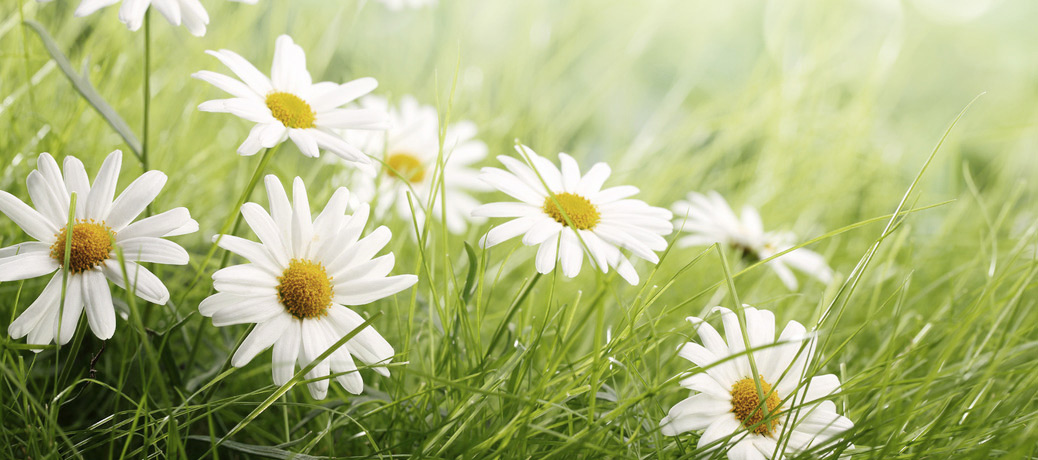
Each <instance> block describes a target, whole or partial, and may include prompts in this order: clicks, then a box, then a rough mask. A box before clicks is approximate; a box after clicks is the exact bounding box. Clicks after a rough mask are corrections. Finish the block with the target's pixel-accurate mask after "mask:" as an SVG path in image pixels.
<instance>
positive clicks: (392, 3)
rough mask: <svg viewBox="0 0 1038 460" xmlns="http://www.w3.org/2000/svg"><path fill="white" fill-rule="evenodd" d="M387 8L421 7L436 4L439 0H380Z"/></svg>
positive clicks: (396, 9) (395, 9)
mask: <svg viewBox="0 0 1038 460" xmlns="http://www.w3.org/2000/svg"><path fill="white" fill-rule="evenodd" d="M378 2H379V3H381V4H383V5H385V6H386V8H388V9H390V10H393V11H399V10H402V9H404V8H421V7H423V6H426V5H435V4H436V2H437V0H378Z"/></svg>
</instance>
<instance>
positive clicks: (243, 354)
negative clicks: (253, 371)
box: [231, 315, 292, 367]
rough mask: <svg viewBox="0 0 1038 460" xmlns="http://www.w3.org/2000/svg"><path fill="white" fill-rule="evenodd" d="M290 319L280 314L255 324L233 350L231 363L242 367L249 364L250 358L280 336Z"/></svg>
mask: <svg viewBox="0 0 1038 460" xmlns="http://www.w3.org/2000/svg"><path fill="white" fill-rule="evenodd" d="M291 321H292V320H291V318H290V317H289V316H288V315H281V316H276V317H274V318H273V319H271V320H270V321H266V322H263V323H260V324H258V325H256V328H255V329H253V330H252V332H250V333H249V336H248V337H246V338H245V340H244V341H243V342H242V343H241V346H240V347H238V349H237V350H236V351H235V352H234V356H233V357H232V358H231V365H232V366H234V367H243V366H245V365H246V364H249V361H252V358H255V357H256V355H258V354H260V353H261V352H263V350H266V349H267V348H270V346H271V345H273V344H274V342H277V340H278V339H280V338H281V334H282V333H283V331H284V329H285V328H286V327H287V326H288V324H289V323H290V322H291Z"/></svg>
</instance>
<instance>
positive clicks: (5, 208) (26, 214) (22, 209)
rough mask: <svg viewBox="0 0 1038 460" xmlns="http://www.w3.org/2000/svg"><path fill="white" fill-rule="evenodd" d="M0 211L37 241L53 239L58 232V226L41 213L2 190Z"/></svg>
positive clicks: (0, 192)
mask: <svg viewBox="0 0 1038 460" xmlns="http://www.w3.org/2000/svg"><path fill="white" fill-rule="evenodd" d="M0 212H2V213H4V214H5V215H7V217H8V218H10V219H11V220H12V221H14V223H15V225H17V226H19V227H21V229H22V230H24V231H25V233H27V234H28V235H29V236H31V237H33V239H35V240H37V241H43V242H49V241H53V240H54V235H55V234H56V233H58V228H57V227H55V226H54V224H53V223H51V222H50V221H49V220H47V218H46V217H44V216H43V214H40V213H39V212H36V210H35V209H33V208H31V207H29V205H27V204H25V203H23V202H22V200H19V199H18V198H15V197H14V195H11V194H10V193H7V192H6V191H3V190H0Z"/></svg>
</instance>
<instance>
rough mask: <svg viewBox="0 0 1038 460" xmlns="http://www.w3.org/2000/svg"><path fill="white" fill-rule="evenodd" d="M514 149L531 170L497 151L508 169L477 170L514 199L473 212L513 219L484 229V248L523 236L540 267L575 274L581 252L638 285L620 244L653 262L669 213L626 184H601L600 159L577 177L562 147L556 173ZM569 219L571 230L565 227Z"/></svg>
mask: <svg viewBox="0 0 1038 460" xmlns="http://www.w3.org/2000/svg"><path fill="white" fill-rule="evenodd" d="M516 150H517V151H518V152H519V154H520V156H528V158H529V160H530V162H531V163H532V164H533V166H534V167H535V168H536V170H534V169H533V168H531V167H530V166H529V165H527V164H526V163H524V162H523V161H521V160H518V159H515V158H511V157H507V156H504V155H502V156H498V157H497V159H498V160H500V161H501V163H504V165H505V167H506V168H508V171H504V170H501V169H498V168H490V167H488V168H483V170H482V171H483V172H482V174H480V178H481V179H483V180H484V181H485V182H486V183H487V184H490V185H491V186H493V187H495V188H497V189H498V190H500V191H502V192H505V193H507V194H508V195H511V196H512V197H513V198H516V199H517V200H519V202H505V203H488V204H484V205H482V206H480V207H479V208H476V210H474V211H473V212H472V214H473V215H475V216H482V217H514V218H515V219H513V220H511V221H508V222H505V223H504V224H501V225H498V226H496V227H494V228H492V229H490V231H489V232H487V234H486V236H484V237H483V239H482V240H481V244H482V245H483V247H485V248H489V247H491V246H494V245H496V244H498V243H501V242H502V241H506V240H509V239H511V238H514V237H516V236H519V235H523V244H525V245H527V246H535V245H540V248H538V250H537V257H536V259H535V265H536V267H537V271H538V272H540V273H549V272H551V271H552V270H553V269H554V268H555V262H556V260H558V261H559V262H560V263H561V265H562V273H563V274H565V275H566V276H567V277H570V278H572V277H575V276H577V274H578V273H580V266H581V264H582V262H583V260H584V253H585V252H587V253H588V256H589V257H588V258H589V260H591V262H592V264H594V265H595V266H596V267H597V268H599V269H600V270H602V271H603V272H604V273H608V272H609V267H613V268H614V269H616V271H617V273H619V274H620V276H621V277H623V279H624V280H626V281H627V282H628V283H631V284H638V273H637V272H636V271H635V270H634V267H633V266H632V265H631V262H630V261H629V260H627V257H625V256H624V255H623V254H622V253H621V252H620V249H628V250H630V251H631V253H633V254H634V255H636V256H638V257H641V258H642V259H645V260H648V261H649V262H652V263H654V264H655V263H657V262H659V257H657V256H656V253H655V252H654V251H662V250H663V249H666V247H667V240H665V239H663V235H667V234H669V233H670V232H671V231H673V227H672V225H671V223H670V219H671V213H670V211H667V210H666V209H663V208H657V207H653V206H649V205H648V204H645V202H644V201H641V200H635V199H631V198H629V197H631V196H632V195H634V194H636V193H638V189H637V188H636V187H633V186H630V185H621V186H617V187H610V188H607V189H604V190H603V189H602V184H604V183H605V181H606V179H607V178H609V174H610V169H609V166H608V165H606V164H605V163H596V164H595V165H594V166H592V167H591V169H590V170H588V172H587V174H584V175H583V176H581V174H580V167H579V166H578V165H577V162H576V161H575V160H574V159H573V157H571V156H569V155H566V154H565V153H560V154H559V162H560V164H561V165H562V169H561V171H560V169H559V168H557V167H555V165H554V164H553V163H552V162H551V161H549V160H547V159H545V158H543V157H541V156H539V155H537V154H536V153H534V152H533V151H532V150H530V149H529V147H525V146H517V147H516ZM538 174H539V175H540V177H538ZM542 179H543V182H542ZM545 184H546V185H547V188H545ZM549 190H550V191H551V193H552V194H554V199H553V198H552V195H550V194H549V193H548V192H549ZM560 205H561V209H560ZM565 216H568V217H569V221H567V220H566V217H565ZM569 222H572V223H573V227H572V228H567V227H569Z"/></svg>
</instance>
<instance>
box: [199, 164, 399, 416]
mask: <svg viewBox="0 0 1038 460" xmlns="http://www.w3.org/2000/svg"><path fill="white" fill-rule="evenodd" d="M266 186H267V197H268V200H269V201H270V213H269V214H268V213H267V211H266V210H264V209H263V208H262V207H261V206H260V205H258V204H256V203H246V204H245V206H243V207H242V209H241V213H242V216H243V217H245V222H246V223H248V224H249V227H251V228H252V231H253V232H255V233H256V236H258V237H259V240H260V242H259V243H256V242H252V241H249V240H246V239H244V238H238V237H236V236H232V235H223V236H222V237H220V239H219V244H220V247H222V248H224V249H226V250H228V251H231V252H233V253H235V254H238V255H240V256H242V257H244V258H245V259H247V260H248V261H249V262H250V263H247V264H243V265H236V266H233V267H228V268H224V269H222V270H219V271H217V272H216V273H214V274H213V287H215V288H216V290H217V291H218V293H217V294H214V295H212V296H209V297H208V298H206V299H205V300H203V301H202V304H201V305H199V307H198V310H199V311H200V312H201V313H202V314H203V315H205V316H208V317H212V318H213V325H215V326H229V325H232V324H244V323H255V324H256V328H255V329H254V330H253V331H252V332H251V333H250V334H249V336H248V337H247V338H246V339H245V341H244V342H243V343H242V344H241V347H239V348H238V350H237V351H236V352H235V353H234V356H233V357H232V359H231V363H232V364H233V365H234V366H235V367H242V366H244V365H246V364H248V363H249V361H251V360H252V358H254V357H255V356H256V355H257V354H259V353H260V352H261V351H263V350H266V349H267V348H269V347H270V346H271V345H273V346H274V360H273V372H274V384H276V385H279V386H280V385H284V384H285V383H286V382H288V381H289V379H291V378H292V376H293V375H294V374H295V369H296V362H297V361H298V362H299V366H300V367H306V366H307V365H309V364H310V363H311V362H313V361H314V360H315V359H316V358H317V357H318V356H320V354H321V353H324V351H325V350H327V349H328V348H329V347H331V346H332V345H334V344H335V342H337V341H339V339H341V338H342V337H343V336H344V335H346V334H348V333H349V332H350V331H352V330H353V329H354V328H356V327H357V326H359V325H360V324H361V323H363V322H364V318H362V317H361V316H360V315H358V314H357V313H356V312H354V311H353V310H351V309H349V308H347V307H346V306H345V305H351V306H354V305H365V304H368V303H371V302H374V301H376V300H378V299H381V298H384V297H388V296H391V295H393V294H396V293H397V292H400V291H402V290H404V289H407V288H409V287H411V286H413V285H414V284H415V283H416V282H417V281H418V278H417V277H416V276H414V275H397V276H386V275H388V274H389V272H390V270H392V269H393V263H394V258H393V254H392V253H389V254H386V255H384V256H380V257H375V258H372V257H374V256H375V254H376V253H378V252H379V251H380V250H382V248H383V247H385V245H386V243H388V242H389V238H390V237H391V236H392V235H391V234H390V232H389V229H388V228H386V227H379V228H376V229H375V230H374V231H373V232H371V233H370V234H369V235H367V236H365V237H364V238H360V234H361V231H362V230H363V229H364V225H365V224H366V223H367V220H368V208H367V205H363V206H361V207H360V209H358V210H357V212H356V213H355V214H353V215H352V216H348V215H346V214H345V213H346V204H347V202H348V200H349V191H347V190H346V189H345V188H342V187H340V188H339V189H338V190H336V191H335V193H334V194H333V195H332V197H331V199H329V200H328V204H327V206H325V208H324V210H323V211H322V212H321V213H320V214H319V215H318V216H317V218H316V219H313V220H311V218H310V204H309V202H308V201H307V196H306V188H305V186H304V185H303V181H302V179H300V178H298V177H297V178H296V179H295V182H294V183H293V190H292V198H293V200H292V201H289V199H288V196H287V195H286V194H285V189H284V188H283V187H282V186H281V182H280V181H279V180H278V179H277V177H275V176H273V175H271V176H267V177H266ZM217 237H219V235H218V236H217ZM393 353H394V352H393V347H392V346H391V345H389V343H388V342H386V340H385V339H384V338H382V336H381V335H379V333H378V332H376V331H375V329H374V328H372V327H371V326H368V327H366V328H364V330H362V331H361V332H360V333H359V334H357V335H356V336H354V337H353V338H352V339H350V340H349V341H348V342H346V344H344V345H343V346H341V347H339V348H338V349H337V350H335V352H334V353H332V354H331V355H330V356H329V357H328V358H327V359H326V360H325V361H322V362H321V363H320V364H318V365H317V366H316V367H314V368H313V370H311V371H310V372H309V373H307V375H306V378H307V379H313V378H319V377H326V376H328V374H329V371H331V372H336V373H339V372H344V374H342V375H339V376H337V377H335V379H336V380H338V381H339V383H340V384H342V386H343V388H345V389H346V391H349V392H350V393H353V394H360V393H361V392H362V391H363V390H364V381H363V380H362V379H361V376H360V373H359V372H358V371H357V366H356V364H355V363H354V362H353V358H354V357H356V358H357V359H360V360H361V361H362V362H363V363H365V364H368V365H371V366H375V367H374V370H375V371H376V372H378V373H379V374H382V375H385V376H388V375H389V370H388V369H386V367H385V365H386V364H388V363H389V360H390V359H391V358H392V357H393ZM308 387H309V389H310V395H311V396H313V397H314V399H324V397H325V396H326V395H327V394H328V379H321V380H318V381H316V382H313V383H310V384H308Z"/></svg>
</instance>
